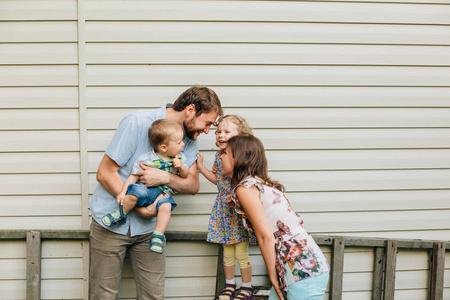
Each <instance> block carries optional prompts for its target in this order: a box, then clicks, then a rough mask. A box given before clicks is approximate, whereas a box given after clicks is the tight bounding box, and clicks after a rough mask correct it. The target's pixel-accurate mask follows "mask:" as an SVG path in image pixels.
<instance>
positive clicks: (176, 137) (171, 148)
mask: <svg viewBox="0 0 450 300" xmlns="http://www.w3.org/2000/svg"><path fill="white" fill-rule="evenodd" d="M183 147H184V142H183V132H182V131H181V130H180V131H177V132H176V133H175V134H173V135H172V136H171V137H170V138H169V140H168V141H167V143H166V154H167V156H169V157H175V156H176V155H178V154H179V153H180V152H181V150H183Z"/></svg>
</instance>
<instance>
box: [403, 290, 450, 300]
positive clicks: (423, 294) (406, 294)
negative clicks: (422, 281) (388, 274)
mask: <svg viewBox="0 0 450 300" xmlns="http://www.w3.org/2000/svg"><path fill="white" fill-rule="evenodd" d="M428 297H429V291H428V290H427V289H422V290H418V289H413V290H396V291H395V295H394V298H395V299H396V300H397V299H398V300H423V299H428ZM444 299H445V297H444Z"/></svg>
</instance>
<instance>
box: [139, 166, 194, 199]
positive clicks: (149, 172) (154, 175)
mask: <svg viewBox="0 0 450 300" xmlns="http://www.w3.org/2000/svg"><path fill="white" fill-rule="evenodd" d="M140 166H141V168H142V169H143V170H142V171H139V172H138V173H137V175H139V181H140V182H142V183H143V184H145V186H147V187H150V186H158V185H164V184H166V185H168V186H170V187H171V188H172V189H174V190H175V191H177V192H179V193H184V194H191V195H195V194H197V193H198V189H199V187H200V184H199V179H198V171H197V163H196V162H194V163H193V164H192V165H191V166H190V168H189V174H188V176H187V177H186V178H182V177H180V176H178V175H174V174H172V173H169V172H166V171H163V170H159V169H156V168H152V167H148V166H146V165H143V164H142V163H140Z"/></svg>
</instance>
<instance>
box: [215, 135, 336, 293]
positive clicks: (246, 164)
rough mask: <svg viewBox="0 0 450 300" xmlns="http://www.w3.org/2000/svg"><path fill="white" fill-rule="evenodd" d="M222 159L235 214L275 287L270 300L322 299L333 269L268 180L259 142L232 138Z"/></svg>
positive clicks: (279, 189)
mask: <svg viewBox="0 0 450 300" xmlns="http://www.w3.org/2000/svg"><path fill="white" fill-rule="evenodd" d="M221 158H222V162H223V173H224V174H225V175H227V176H229V177H230V178H231V186H232V188H233V192H232V196H231V197H232V201H233V202H234V203H235V209H236V211H237V212H238V213H239V214H242V217H243V220H244V226H245V227H246V228H247V230H249V231H251V232H254V233H255V235H256V237H257V239H258V244H259V247H260V249H261V253H262V256H263V258H264V262H265V264H266V268H267V273H268V275H269V279H270V282H271V283H272V285H273V287H272V290H271V293H270V296H269V300H275V299H282V300H284V299H288V300H294V299H295V300H299V299H302V300H303V299H310V300H312V299H314V300H315V299H322V298H323V295H324V293H325V289H326V286H327V283H328V277H329V269H330V267H329V265H328V263H327V261H326V259H325V257H324V256H323V254H322V251H321V250H320V248H319V246H317V244H316V243H315V242H314V239H313V238H312V237H311V235H309V233H308V232H307V231H306V230H305V228H304V227H303V220H302V219H301V217H300V216H299V215H298V214H296V213H295V212H294V211H293V210H292V207H291V205H290V203H289V201H288V200H287V198H286V197H285V195H284V193H283V192H284V186H283V185H281V184H280V183H279V182H277V181H275V180H272V179H270V177H269V176H268V167H267V159H266V155H265V152H264V146H263V144H262V143H261V141H260V140H259V139H258V138H256V137H254V136H236V137H233V138H231V139H229V140H228V145H227V147H226V149H225V151H224V153H223V154H222V156H221Z"/></svg>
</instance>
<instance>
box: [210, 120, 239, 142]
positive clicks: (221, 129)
mask: <svg viewBox="0 0 450 300" xmlns="http://www.w3.org/2000/svg"><path fill="white" fill-rule="evenodd" d="M236 135H239V128H238V125H236V124H234V123H233V122H231V121H230V120H228V119H223V120H222V121H220V123H219V126H218V127H217V131H216V145H217V146H218V147H219V148H220V150H224V149H225V148H226V147H227V141H228V140H229V139H230V138H232V137H233V136H236Z"/></svg>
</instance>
